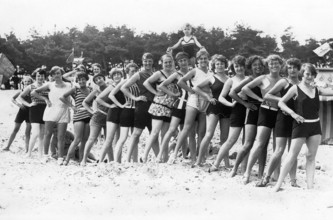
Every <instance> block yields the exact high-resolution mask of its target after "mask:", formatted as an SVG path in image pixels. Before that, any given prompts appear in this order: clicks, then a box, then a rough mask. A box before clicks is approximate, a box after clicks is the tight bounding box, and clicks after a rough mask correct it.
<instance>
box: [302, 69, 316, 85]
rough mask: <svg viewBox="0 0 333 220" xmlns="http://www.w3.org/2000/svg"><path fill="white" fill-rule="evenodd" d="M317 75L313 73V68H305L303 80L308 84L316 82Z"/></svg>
mask: <svg viewBox="0 0 333 220" xmlns="http://www.w3.org/2000/svg"><path fill="white" fill-rule="evenodd" d="M315 78H316V76H315V75H314V74H312V72H311V70H310V69H309V68H305V69H304V72H303V78H302V81H303V82H304V83H306V84H312V83H313V82H314V79H315Z"/></svg>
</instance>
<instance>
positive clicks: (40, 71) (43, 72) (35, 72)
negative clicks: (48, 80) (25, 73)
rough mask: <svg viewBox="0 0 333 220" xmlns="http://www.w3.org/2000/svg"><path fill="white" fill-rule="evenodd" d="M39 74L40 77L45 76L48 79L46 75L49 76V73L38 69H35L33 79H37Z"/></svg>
mask: <svg viewBox="0 0 333 220" xmlns="http://www.w3.org/2000/svg"><path fill="white" fill-rule="evenodd" d="M37 73H38V74H39V75H44V76H45V77H46V75H47V72H46V71H45V70H44V69H41V68H37V69H35V71H33V72H32V74H31V76H32V77H36V75H37Z"/></svg>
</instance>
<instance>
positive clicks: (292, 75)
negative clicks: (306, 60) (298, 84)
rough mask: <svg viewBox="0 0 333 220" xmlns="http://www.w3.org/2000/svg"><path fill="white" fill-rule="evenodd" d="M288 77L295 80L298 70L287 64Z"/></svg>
mask: <svg viewBox="0 0 333 220" xmlns="http://www.w3.org/2000/svg"><path fill="white" fill-rule="evenodd" d="M287 70H288V76H289V77H290V78H297V77H298V74H299V70H298V68H297V67H296V66H295V65H290V64H287Z"/></svg>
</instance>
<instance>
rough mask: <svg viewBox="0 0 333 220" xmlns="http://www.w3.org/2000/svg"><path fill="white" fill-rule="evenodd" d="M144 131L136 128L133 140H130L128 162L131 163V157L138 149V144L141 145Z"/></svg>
mask: <svg viewBox="0 0 333 220" xmlns="http://www.w3.org/2000/svg"><path fill="white" fill-rule="evenodd" d="M142 131H143V129H141V128H134V130H133V133H132V136H131V139H130V144H129V147H128V152H127V162H131V157H132V153H133V150H134V148H136V150H137V148H138V143H139V139H140V136H141V134H142Z"/></svg>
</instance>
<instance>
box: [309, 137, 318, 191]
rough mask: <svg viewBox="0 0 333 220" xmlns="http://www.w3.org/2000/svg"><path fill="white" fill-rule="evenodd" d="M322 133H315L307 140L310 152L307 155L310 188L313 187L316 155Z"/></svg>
mask: <svg viewBox="0 0 333 220" xmlns="http://www.w3.org/2000/svg"><path fill="white" fill-rule="evenodd" d="M320 139H321V135H314V136H311V137H309V138H308V139H307V140H306V146H307V147H308V153H307V155H306V183H307V186H308V189H313V182H314V174H315V165H316V155H317V150H318V146H319V144H320Z"/></svg>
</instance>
